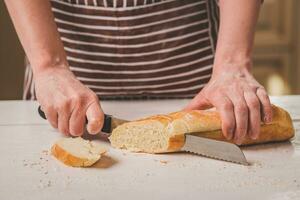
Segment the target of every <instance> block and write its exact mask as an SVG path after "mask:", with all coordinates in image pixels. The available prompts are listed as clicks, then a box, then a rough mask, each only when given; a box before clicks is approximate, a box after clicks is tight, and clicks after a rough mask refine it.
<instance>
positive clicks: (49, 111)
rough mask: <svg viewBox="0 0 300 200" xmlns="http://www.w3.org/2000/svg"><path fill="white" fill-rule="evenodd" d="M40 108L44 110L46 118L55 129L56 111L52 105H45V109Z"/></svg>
mask: <svg viewBox="0 0 300 200" xmlns="http://www.w3.org/2000/svg"><path fill="white" fill-rule="evenodd" d="M42 110H43V111H44V112H45V115H46V118H47V119H48V121H49V122H50V124H51V126H52V127H53V128H55V129H57V127H58V124H57V118H58V117H57V112H56V110H55V109H54V107H52V106H47V107H46V108H45V109H44V108H42Z"/></svg>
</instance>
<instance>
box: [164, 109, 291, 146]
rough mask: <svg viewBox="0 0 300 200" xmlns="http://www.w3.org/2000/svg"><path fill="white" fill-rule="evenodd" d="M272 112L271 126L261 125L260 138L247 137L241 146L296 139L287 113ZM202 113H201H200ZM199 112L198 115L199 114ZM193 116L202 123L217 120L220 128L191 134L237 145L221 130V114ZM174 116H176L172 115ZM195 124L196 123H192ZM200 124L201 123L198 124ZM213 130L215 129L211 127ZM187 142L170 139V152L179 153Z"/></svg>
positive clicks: (282, 111)
mask: <svg viewBox="0 0 300 200" xmlns="http://www.w3.org/2000/svg"><path fill="white" fill-rule="evenodd" d="M272 111H273V120H272V122H271V123H270V124H263V123H262V125H261V128H260V134H259V137H258V138H257V139H256V140H253V139H251V138H249V137H248V136H246V137H245V139H244V141H243V142H242V144H241V145H240V146H245V145H253V144H261V143H269V142H280V141H286V140H289V139H291V138H293V137H294V135H295V130H294V127H293V122H292V119H291V117H290V115H289V113H288V112H287V111H285V110H284V109H282V108H280V107H277V106H274V105H272ZM199 112H201V111H199ZM199 112H198V114H199ZM192 114H193V115H197V118H198V119H199V120H200V118H202V120H201V122H202V121H205V120H206V121H214V120H215V123H216V124H215V125H216V127H217V126H219V127H218V129H217V130H213V131H203V132H201V131H196V132H194V131H191V132H190V133H191V134H193V135H199V136H201V137H205V138H210V139H215V140H220V141H227V142H231V143H235V142H234V141H233V140H230V141H228V140H227V139H226V138H225V137H224V135H223V133H222V130H221V120H220V116H219V114H218V113H217V112H216V111H214V114H212V115H211V116H213V118H211V116H210V117H207V116H205V117H204V116H201V115H198V114H195V112H192ZM171 115H174V114H171ZM176 117H177V114H175V116H174V118H176ZM191 123H195V122H191ZM198 123H199V122H198ZM210 128H213V127H210ZM184 143H185V141H184V140H181V142H178V141H176V140H175V142H174V140H173V139H172V138H170V140H169V147H168V151H179V150H180V149H181V148H182V147H183V145H184Z"/></svg>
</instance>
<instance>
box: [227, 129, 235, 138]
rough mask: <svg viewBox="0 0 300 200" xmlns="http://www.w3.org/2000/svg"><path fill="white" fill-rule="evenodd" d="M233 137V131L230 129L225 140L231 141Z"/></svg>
mask: <svg viewBox="0 0 300 200" xmlns="http://www.w3.org/2000/svg"><path fill="white" fill-rule="evenodd" d="M232 136H233V129H230V130H229V131H228V133H227V135H226V138H227V140H231V139H232Z"/></svg>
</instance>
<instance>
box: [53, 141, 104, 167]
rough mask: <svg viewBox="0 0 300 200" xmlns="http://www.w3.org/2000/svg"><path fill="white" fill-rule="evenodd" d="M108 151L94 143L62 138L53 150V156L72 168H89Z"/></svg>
mask: <svg viewBox="0 0 300 200" xmlns="http://www.w3.org/2000/svg"><path fill="white" fill-rule="evenodd" d="M105 152H106V150H105V149H104V148H102V146H101V145H99V144H96V143H94V142H91V141H88V140H84V139H82V138H81V137H77V138H62V139H60V140H58V141H57V142H56V143H55V144H54V145H53V146H52V148H51V153H52V155H53V156H54V157H55V158H57V159H58V160H60V161H61V162H63V163H64V164H66V165H68V166H72V167H89V166H91V165H93V164H94V163H96V162H97V161H98V160H99V159H100V158H101V155H102V154H104V153H105Z"/></svg>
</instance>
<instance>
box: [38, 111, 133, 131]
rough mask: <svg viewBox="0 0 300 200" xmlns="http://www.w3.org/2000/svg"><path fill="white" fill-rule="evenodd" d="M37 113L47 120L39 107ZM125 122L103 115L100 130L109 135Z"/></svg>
mask: <svg viewBox="0 0 300 200" xmlns="http://www.w3.org/2000/svg"><path fill="white" fill-rule="evenodd" d="M38 113H39V115H40V116H41V117H42V118H43V119H47V117H46V115H45V113H44V111H43V110H42V108H41V106H39V108H38ZM87 121H88V120H87V119H86V123H87ZM125 122H128V120H124V119H118V118H116V117H113V116H112V115H107V114H104V124H103V128H102V129H101V131H102V132H104V133H107V134H109V135H110V134H111V132H112V131H113V130H114V129H115V128H116V127H117V126H119V125H121V124H124V123H125Z"/></svg>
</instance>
